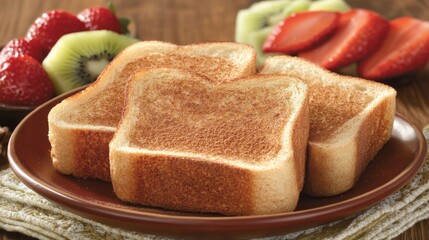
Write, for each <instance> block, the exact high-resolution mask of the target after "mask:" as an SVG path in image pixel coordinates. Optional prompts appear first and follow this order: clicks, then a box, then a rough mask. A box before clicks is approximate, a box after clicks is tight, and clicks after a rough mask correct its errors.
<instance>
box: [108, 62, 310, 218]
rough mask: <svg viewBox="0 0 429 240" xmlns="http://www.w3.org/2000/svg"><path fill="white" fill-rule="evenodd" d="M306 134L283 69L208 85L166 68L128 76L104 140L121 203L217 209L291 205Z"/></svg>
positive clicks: (302, 100) (276, 209)
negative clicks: (113, 127)
mask: <svg viewBox="0 0 429 240" xmlns="http://www.w3.org/2000/svg"><path fill="white" fill-rule="evenodd" d="M308 131H309V113H308V93H307V86H306V84H304V83H303V82H302V81H300V80H299V79H298V78H296V77H293V76H286V75H255V76H251V77H247V78H243V79H240V80H238V81H234V82H230V83H225V84H213V82H212V81H210V80H209V79H207V78H205V77H204V76H200V75H198V74H195V73H192V72H188V71H184V70H180V69H171V68H158V69H150V70H143V71H140V72H138V73H135V74H134V75H133V77H131V78H130V83H129V85H128V90H127V98H126V106H125V112H124V116H123V118H122V120H121V122H120V124H119V127H118V129H117V131H116V133H115V135H114V138H113V140H112V141H111V143H110V167H111V176H112V184H113V189H114V191H115V193H116V195H117V196H118V197H119V198H120V199H122V200H124V201H127V202H132V203H140V204H144V205H148V206H153V207H161V208H166V209H173V210H180V211H196V212H213V213H221V214H226V215H255V214H272V213H283V212H288V211H292V210H294V209H295V207H296V204H297V202H298V198H299V193H300V191H301V189H302V186H303V181H304V171H305V152H306V146H307V140H308Z"/></svg>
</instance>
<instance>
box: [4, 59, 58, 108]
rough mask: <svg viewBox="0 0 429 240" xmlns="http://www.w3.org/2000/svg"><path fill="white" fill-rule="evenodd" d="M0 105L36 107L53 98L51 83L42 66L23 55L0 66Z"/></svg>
mask: <svg viewBox="0 0 429 240" xmlns="http://www.w3.org/2000/svg"><path fill="white" fill-rule="evenodd" d="M0 76H1V77H0V103H4V104H9V105H16V106H37V105H40V104H41V103H43V102H45V101H47V100H48V99H50V98H51V97H52V96H53V86H52V82H51V80H50V79H49V77H48V74H47V73H46V72H45V70H43V68H42V65H41V64H40V63H39V62H38V61H37V60H35V59H34V58H32V57H30V56H27V55H24V56H17V57H10V58H8V59H7V60H6V61H3V62H2V63H1V64H0Z"/></svg>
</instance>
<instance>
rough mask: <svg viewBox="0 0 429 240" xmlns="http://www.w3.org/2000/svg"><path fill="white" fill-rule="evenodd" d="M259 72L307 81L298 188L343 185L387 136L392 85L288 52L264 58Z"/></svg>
mask: <svg viewBox="0 0 429 240" xmlns="http://www.w3.org/2000/svg"><path fill="white" fill-rule="evenodd" d="M260 72H261V74H274V73H275V74H290V75H294V76H297V77H300V78H302V79H303V80H304V81H305V82H306V83H307V84H308V87H309V93H310V136H309V143H308V153H307V154H308V156H307V158H308V160H307V168H306V169H307V170H306V180H305V186H304V192H306V193H308V194H310V195H314V196H331V195H337V194H340V193H342V192H345V191H347V190H349V189H350V188H351V187H352V186H353V185H354V183H355V182H356V181H357V179H358V178H359V176H360V174H361V173H362V171H363V170H364V169H365V168H366V166H367V165H368V163H369V162H370V161H371V160H372V159H373V158H374V156H375V155H376V153H377V152H378V151H379V150H380V149H381V147H382V146H383V145H384V144H385V143H386V142H387V141H388V139H389V138H390V136H391V132H392V126H393V119H394V115H395V104H396V98H395V97H396V91H395V90H394V89H393V88H391V87H389V86H386V85H384V84H381V83H377V82H373V81H367V80H363V79H358V78H353V77H347V76H341V75H338V74H336V73H332V72H329V71H327V70H325V69H323V68H321V67H319V66H316V65H315V64H312V63H310V62H307V61H305V60H302V59H300V58H297V57H290V56H276V57H270V58H268V59H267V60H266V62H265V65H264V66H263V68H262V69H261V71H260Z"/></svg>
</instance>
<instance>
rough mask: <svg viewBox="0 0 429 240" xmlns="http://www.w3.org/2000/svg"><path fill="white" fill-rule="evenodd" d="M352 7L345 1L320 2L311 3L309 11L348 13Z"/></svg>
mask: <svg viewBox="0 0 429 240" xmlns="http://www.w3.org/2000/svg"><path fill="white" fill-rule="evenodd" d="M350 9H351V7H350V5H348V4H347V3H346V2H345V1H343V0H319V1H314V2H313V3H311V5H310V7H309V8H308V10H310V11H315V10H318V11H322V10H323V11H337V12H346V11H348V10H350Z"/></svg>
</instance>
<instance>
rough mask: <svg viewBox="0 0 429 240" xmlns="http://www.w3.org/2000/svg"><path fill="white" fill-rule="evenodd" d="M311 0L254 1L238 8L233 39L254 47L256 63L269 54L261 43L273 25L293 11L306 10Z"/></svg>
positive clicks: (259, 62)
mask: <svg viewBox="0 0 429 240" xmlns="http://www.w3.org/2000/svg"><path fill="white" fill-rule="evenodd" d="M310 5H311V0H269V1H261V2H257V3H254V4H252V5H251V6H250V8H248V9H243V10H240V11H239V12H238V14H237V18H236V23H235V24H236V27H235V41H237V42H242V43H247V44H250V45H252V46H253V47H254V48H255V49H256V54H257V55H256V60H257V65H261V64H262V63H263V62H264V60H265V58H266V57H267V56H269V55H273V54H266V53H264V52H263V50H262V45H263V43H264V41H265V39H266V38H267V36H268V35H269V34H270V33H271V30H272V29H273V27H274V26H275V25H277V24H278V23H279V22H280V21H282V20H283V19H284V18H285V17H287V16H289V15H290V14H292V13H295V12H302V11H306V10H307V9H308V7H309V6H310Z"/></svg>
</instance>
